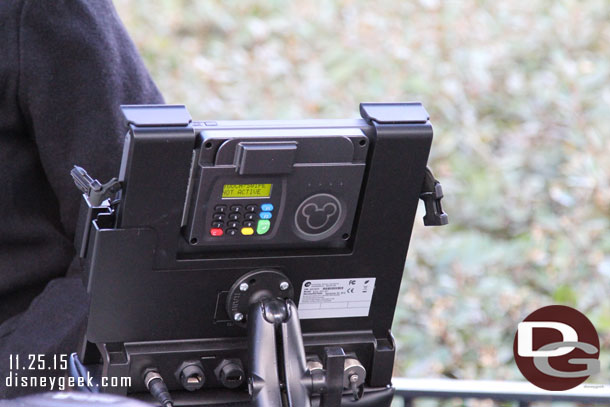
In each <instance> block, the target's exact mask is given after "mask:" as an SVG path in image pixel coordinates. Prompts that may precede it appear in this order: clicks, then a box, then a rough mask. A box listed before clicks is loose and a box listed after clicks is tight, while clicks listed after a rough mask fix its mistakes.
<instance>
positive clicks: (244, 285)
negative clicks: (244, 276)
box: [239, 283, 250, 291]
mask: <svg viewBox="0 0 610 407" xmlns="http://www.w3.org/2000/svg"><path fill="white" fill-rule="evenodd" d="M248 288H250V286H249V285H248V283H241V284H240V285H239V291H248Z"/></svg>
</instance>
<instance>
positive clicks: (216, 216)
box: [212, 213, 225, 222]
mask: <svg viewBox="0 0 610 407" xmlns="http://www.w3.org/2000/svg"><path fill="white" fill-rule="evenodd" d="M212 219H214V221H215V222H222V221H223V220H225V214H224V213H215V214H214V216H212Z"/></svg>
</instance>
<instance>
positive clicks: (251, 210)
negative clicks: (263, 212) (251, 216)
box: [246, 204, 256, 212]
mask: <svg viewBox="0 0 610 407" xmlns="http://www.w3.org/2000/svg"><path fill="white" fill-rule="evenodd" d="M255 210H256V205H254V204H251V205H247V206H246V212H254V211H255Z"/></svg>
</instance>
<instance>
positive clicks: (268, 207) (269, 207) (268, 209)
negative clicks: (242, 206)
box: [261, 203, 273, 212]
mask: <svg viewBox="0 0 610 407" xmlns="http://www.w3.org/2000/svg"><path fill="white" fill-rule="evenodd" d="M272 210H273V204H270V203H266V204H262V205H261V211H265V212H271V211H272Z"/></svg>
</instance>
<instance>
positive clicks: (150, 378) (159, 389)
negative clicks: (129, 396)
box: [144, 370, 174, 407]
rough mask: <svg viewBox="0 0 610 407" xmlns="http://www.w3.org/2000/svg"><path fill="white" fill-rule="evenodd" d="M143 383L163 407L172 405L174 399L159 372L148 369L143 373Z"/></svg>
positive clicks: (172, 406)
mask: <svg viewBox="0 0 610 407" xmlns="http://www.w3.org/2000/svg"><path fill="white" fill-rule="evenodd" d="M144 385H145V386H146V388H147V389H148V391H149V392H150V394H152V396H153V397H154V398H155V399H157V401H158V402H159V403H161V406H163V407H174V400H172V396H171V395H170V394H169V390H168V389H167V386H166V385H165V382H164V381H163V378H162V377H161V375H160V374H159V372H157V371H154V370H150V371H148V372H147V373H146V374H145V375H144Z"/></svg>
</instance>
